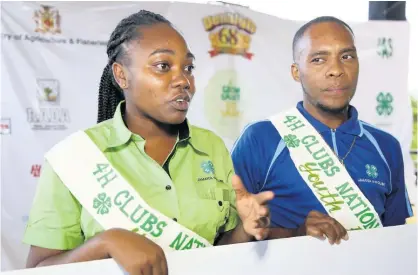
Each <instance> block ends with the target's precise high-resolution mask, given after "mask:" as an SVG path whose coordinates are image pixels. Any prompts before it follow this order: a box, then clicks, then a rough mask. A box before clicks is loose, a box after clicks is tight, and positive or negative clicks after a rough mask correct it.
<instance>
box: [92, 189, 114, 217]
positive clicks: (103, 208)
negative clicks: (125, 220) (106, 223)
mask: <svg viewBox="0 0 418 275" xmlns="http://www.w3.org/2000/svg"><path fill="white" fill-rule="evenodd" d="M110 201H111V200H110V197H108V196H107V195H106V193H100V194H99V195H97V198H94V200H93V207H94V209H97V214H100V215H104V214H107V213H109V209H110V207H112V203H111V202H110Z"/></svg>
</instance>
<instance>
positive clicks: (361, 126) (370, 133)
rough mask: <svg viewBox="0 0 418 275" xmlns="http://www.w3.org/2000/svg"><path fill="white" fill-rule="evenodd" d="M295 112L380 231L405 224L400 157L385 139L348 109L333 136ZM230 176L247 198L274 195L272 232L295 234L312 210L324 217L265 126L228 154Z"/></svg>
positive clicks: (249, 131)
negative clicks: (337, 163) (368, 207)
mask: <svg viewBox="0 0 418 275" xmlns="http://www.w3.org/2000/svg"><path fill="white" fill-rule="evenodd" d="M297 109H298V110H299V112H300V113H301V114H302V115H303V116H304V117H305V118H306V119H307V120H308V121H309V122H310V123H311V124H312V126H313V127H315V128H316V129H317V131H318V132H319V133H320V134H321V135H322V136H323V138H324V139H325V141H326V142H327V144H328V145H329V146H330V148H331V149H333V150H334V152H336V154H337V155H338V156H339V158H340V159H341V158H343V157H344V156H345V155H346V154H347V152H348V151H349V149H350V147H351V145H352V143H353V139H354V138H355V137H356V141H355V143H354V146H353V148H352V150H351V152H350V153H349V154H348V155H347V157H346V158H345V160H344V165H345V168H346V169H347V171H348V173H349V174H350V176H351V178H352V179H353V180H354V182H355V183H356V184H357V186H358V187H359V188H360V190H361V191H362V192H363V194H364V195H365V196H366V197H367V199H368V200H369V201H370V203H371V204H373V206H374V208H375V210H376V212H377V213H378V214H379V216H380V219H381V221H382V223H383V226H392V225H400V224H405V219H406V218H408V217H410V216H412V209H411V205H410V202H409V199H408V195H407V191H406V188H405V180H404V167H403V159H402V151H401V147H400V144H399V142H398V141H397V140H396V139H395V138H394V137H393V136H392V135H390V134H388V133H386V132H383V131H382V130H379V129H377V128H375V127H373V126H371V125H369V124H367V123H365V122H362V121H360V120H358V113H357V110H356V109H355V108H354V107H353V106H350V108H349V119H348V120H347V121H346V122H345V123H343V124H342V125H341V126H340V127H338V128H337V129H335V130H333V129H330V128H328V126H326V125H324V124H323V123H321V122H319V121H318V120H316V119H315V118H314V117H312V116H311V115H310V114H309V113H308V112H307V111H306V110H305V109H304V108H303V105H302V102H299V103H298V105H297ZM232 159H233V162H234V168H235V173H236V174H237V175H239V176H240V177H241V179H242V181H243V183H244V185H245V186H246V188H247V189H248V191H249V192H251V193H255V194H256V193H259V192H261V191H273V192H274V193H275V198H274V199H273V200H272V201H271V202H270V204H269V206H270V212H271V222H272V226H273V227H284V228H297V227H299V226H300V225H302V224H303V223H304V221H305V218H306V216H307V215H308V213H309V212H310V211H312V210H317V211H319V212H322V213H324V214H327V212H326V211H325V209H324V207H323V206H322V205H321V203H320V202H319V201H318V199H317V198H316V197H315V195H314V194H313V192H312V191H311V189H310V188H309V187H308V185H307V184H306V183H305V182H304V180H303V179H302V177H301V176H300V174H299V172H298V171H297V169H296V167H295V164H294V163H293V161H292V160H291V158H290V154H289V150H288V149H287V148H286V146H285V143H284V141H283V140H282V138H281V136H280V134H279V133H278V132H277V130H276V128H275V127H274V126H273V124H272V123H271V122H270V121H269V120H265V121H259V122H256V123H253V124H250V125H248V126H247V127H246V128H245V129H244V131H243V133H242V134H241V136H240V137H239V139H238V140H237V141H236V142H235V145H234V147H233V149H232Z"/></svg>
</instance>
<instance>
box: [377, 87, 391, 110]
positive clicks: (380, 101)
mask: <svg viewBox="0 0 418 275" xmlns="http://www.w3.org/2000/svg"><path fill="white" fill-rule="evenodd" d="M376 100H377V107H376V111H377V113H378V114H379V116H382V115H386V116H390V115H391V114H392V112H393V107H392V102H393V96H392V95H391V94H390V93H386V94H384V93H382V92H380V93H379V94H378V95H377V98H376Z"/></svg>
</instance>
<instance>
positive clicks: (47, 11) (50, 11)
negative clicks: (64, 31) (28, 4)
mask: <svg viewBox="0 0 418 275" xmlns="http://www.w3.org/2000/svg"><path fill="white" fill-rule="evenodd" d="M33 19H34V20H35V23H36V29H35V32H40V33H51V34H56V33H61V29H60V23H61V16H60V13H59V11H58V10H57V9H55V8H54V7H51V6H44V5H41V9H39V10H36V11H35V12H34V14H33Z"/></svg>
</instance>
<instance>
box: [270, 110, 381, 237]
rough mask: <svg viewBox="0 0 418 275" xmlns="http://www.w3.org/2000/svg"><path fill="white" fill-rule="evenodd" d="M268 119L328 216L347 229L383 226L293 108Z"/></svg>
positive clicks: (314, 132)
mask: <svg viewBox="0 0 418 275" xmlns="http://www.w3.org/2000/svg"><path fill="white" fill-rule="evenodd" d="M270 120H271V122H272V123H273V125H274V126H275V127H276V129H277V131H278V132H279V133H280V135H281V137H282V139H283V141H284V142H285V144H286V146H287V148H288V149H289V152H290V157H291V159H292V161H293V162H294V164H295V166H296V168H297V170H298V172H299V174H300V175H301V177H302V178H303V179H304V180H305V183H306V184H307V185H308V186H309V188H310V189H311V190H312V192H313V193H314V194H315V196H316V198H317V199H318V200H319V202H320V203H321V204H322V206H323V207H324V208H325V210H326V211H327V212H328V214H329V215H330V216H331V217H333V218H335V219H336V220H337V221H338V222H340V223H341V224H342V225H343V226H344V227H345V228H346V229H347V230H359V229H369V228H378V227H381V226H382V225H381V221H380V218H379V215H378V214H377V213H376V211H375V209H374V207H373V205H372V204H371V203H370V202H369V200H368V199H367V198H366V197H365V196H364V195H363V193H362V192H361V190H360V189H359V188H358V187H357V185H356V184H355V183H354V181H353V180H352V178H351V177H350V175H349V174H348V172H347V170H346V169H345V167H344V166H343V165H342V164H341V163H340V161H339V159H338V158H337V157H336V156H335V154H334V152H333V151H332V150H331V148H330V147H329V146H328V144H327V143H326V142H325V141H324V139H323V138H322V136H321V135H320V134H319V133H318V132H317V131H316V130H315V128H314V127H313V126H312V125H311V124H310V123H309V122H308V120H306V118H305V117H304V116H303V115H302V114H301V113H300V112H299V111H298V110H297V109H296V108H292V109H290V110H288V111H285V112H282V113H280V114H277V115H275V116H273V117H271V118H270ZM282 173H286V171H282Z"/></svg>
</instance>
